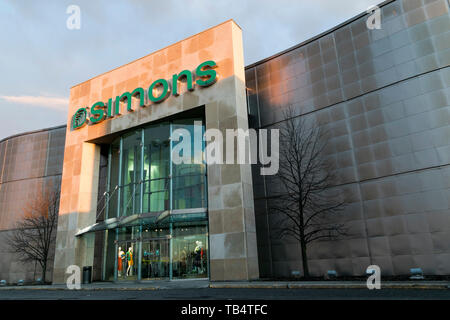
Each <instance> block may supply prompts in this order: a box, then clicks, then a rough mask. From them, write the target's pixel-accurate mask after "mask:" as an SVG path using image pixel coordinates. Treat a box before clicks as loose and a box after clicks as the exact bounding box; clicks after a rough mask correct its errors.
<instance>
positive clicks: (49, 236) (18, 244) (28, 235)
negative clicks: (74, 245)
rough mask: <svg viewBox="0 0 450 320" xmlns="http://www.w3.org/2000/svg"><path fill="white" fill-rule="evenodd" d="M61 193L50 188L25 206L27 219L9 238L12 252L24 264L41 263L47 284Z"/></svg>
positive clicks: (16, 227)
mask: <svg viewBox="0 0 450 320" xmlns="http://www.w3.org/2000/svg"><path fill="white" fill-rule="evenodd" d="M58 208H59V191H58V190H56V189H54V188H52V187H46V188H45V190H44V191H43V192H42V193H40V194H38V195H37V196H36V197H35V198H34V199H30V200H29V202H27V204H26V205H25V207H24V209H23V211H24V217H23V219H22V220H20V221H18V222H17V223H16V226H15V229H14V230H13V231H12V234H11V235H10V236H9V237H8V238H7V243H8V245H9V247H10V249H11V252H13V253H16V254H17V255H18V256H19V260H20V261H21V262H22V263H29V262H35V263H36V262H37V263H38V264H39V265H40V266H41V270H42V281H43V282H44V283H45V276H46V273H47V263H48V261H49V258H50V256H49V255H50V247H51V245H52V244H53V243H54V242H55V240H56V227H57V221H58Z"/></svg>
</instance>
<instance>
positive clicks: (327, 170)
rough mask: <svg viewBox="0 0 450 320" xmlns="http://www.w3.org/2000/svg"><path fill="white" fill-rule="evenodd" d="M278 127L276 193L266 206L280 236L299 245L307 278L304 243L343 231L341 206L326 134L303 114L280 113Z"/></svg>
mask: <svg viewBox="0 0 450 320" xmlns="http://www.w3.org/2000/svg"><path fill="white" fill-rule="evenodd" d="M284 120H285V121H284V122H283V124H282V127H281V128H280V169H279V172H278V175H277V177H276V179H278V181H280V182H281V183H280V185H281V190H280V195H279V196H278V197H276V198H275V199H274V200H273V201H272V203H271V204H270V206H269V208H270V209H271V210H272V212H274V213H276V214H278V215H279V216H278V217H279V220H280V221H279V223H278V226H277V228H276V229H277V230H278V235H279V236H280V238H283V237H292V238H294V239H296V240H297V241H298V242H299V244H300V248H301V256H302V265H303V272H304V277H309V267H308V245H309V244H310V243H311V242H314V241H317V240H326V239H328V240H330V239H334V238H336V237H338V236H339V235H344V234H345V229H344V224H343V223H339V217H338V215H337V214H338V213H339V212H341V211H342V209H343V208H344V205H345V202H344V200H342V197H341V196H340V194H339V192H338V190H336V188H333V186H335V185H336V177H335V176H334V174H333V166H332V165H331V164H330V163H329V162H328V161H327V160H326V147H327V141H328V139H327V134H326V132H325V131H324V130H323V129H322V128H321V127H319V126H317V125H316V124H314V122H307V121H306V120H305V117H303V116H302V117H298V118H295V117H294V114H293V111H292V109H290V108H288V109H287V111H285V112H284Z"/></svg>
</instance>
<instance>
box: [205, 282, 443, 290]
mask: <svg viewBox="0 0 450 320" xmlns="http://www.w3.org/2000/svg"><path fill="white" fill-rule="evenodd" d="M209 287H210V288H214V289H367V285H366V283H345V284H344V283H342V284H339V283H333V284H327V283H277V284H263V283H211V284H210V285H209ZM381 289H424V290H438V289H439V290H443V289H450V284H448V283H427V284H420V283H385V284H383V283H381Z"/></svg>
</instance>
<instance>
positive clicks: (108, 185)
mask: <svg viewBox="0 0 450 320" xmlns="http://www.w3.org/2000/svg"><path fill="white" fill-rule="evenodd" d="M111 149H112V144H110V145H109V148H108V173H107V176H106V191H107V192H106V199H105V201H106V205H105V217H104V220H106V219H108V218H109V201H110V200H111V194H110V192H111V159H112V155H111V154H112V151H111ZM104 235H105V237H104V239H103V268H102V280H103V281H105V280H106V255H107V252H108V251H107V247H108V236H109V234H108V231H107V230H105V233H104Z"/></svg>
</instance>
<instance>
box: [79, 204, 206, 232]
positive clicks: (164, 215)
mask: <svg viewBox="0 0 450 320" xmlns="http://www.w3.org/2000/svg"><path fill="white" fill-rule="evenodd" d="M206 219H207V209H206V208H200V209H190V210H172V211H170V210H165V211H162V212H157V213H155V212H147V213H142V214H133V215H130V216H124V217H118V218H111V219H106V220H104V221H100V222H97V223H95V224H93V225H90V226H88V227H86V228H83V229H81V230H79V231H78V232H77V233H76V234H75V236H76V237H78V236H81V235H83V234H86V233H90V232H95V231H102V230H110V229H115V228H122V227H131V226H139V225H145V226H150V227H152V228H153V227H156V226H163V225H166V224H169V223H171V222H172V223H173V222H180V223H182V222H192V221H204V220H206Z"/></svg>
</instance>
